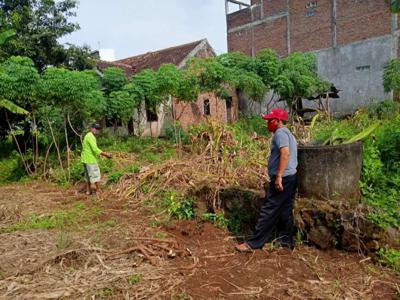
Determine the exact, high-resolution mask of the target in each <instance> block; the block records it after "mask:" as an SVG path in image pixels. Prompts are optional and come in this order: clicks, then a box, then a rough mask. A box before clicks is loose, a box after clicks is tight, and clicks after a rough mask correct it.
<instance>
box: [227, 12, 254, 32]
mask: <svg viewBox="0 0 400 300" xmlns="http://www.w3.org/2000/svg"><path fill="white" fill-rule="evenodd" d="M226 21H227V24H228V28H233V27H237V26H241V25H245V24H248V23H250V22H251V9H250V8H246V9H242V10H238V11H236V12H234V13H231V14H229V15H228V16H227V20H226Z"/></svg>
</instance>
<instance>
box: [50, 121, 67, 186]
mask: <svg viewBox="0 0 400 300" xmlns="http://www.w3.org/2000/svg"><path fill="white" fill-rule="evenodd" d="M47 123H48V124H49V127H50V131H51V136H52V138H53V143H54V146H55V147H56V150H57V157H58V162H59V164H60V168H61V171H62V173H63V176H64V179H65V181H67V178H66V176H65V171H64V167H63V164H62V160H61V154H60V148H59V147H58V144H57V141H56V137H55V136H54V131H53V127H52V126H51V123H50V120H49V119H48V118H47Z"/></svg>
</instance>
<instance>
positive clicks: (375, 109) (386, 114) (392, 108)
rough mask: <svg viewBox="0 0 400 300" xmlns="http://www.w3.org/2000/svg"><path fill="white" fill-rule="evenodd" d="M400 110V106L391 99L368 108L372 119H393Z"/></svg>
mask: <svg viewBox="0 0 400 300" xmlns="http://www.w3.org/2000/svg"><path fill="white" fill-rule="evenodd" d="M399 110H400V104H399V103H398V102H395V101H393V100H391V99H389V100H385V101H382V102H378V103H374V104H372V105H371V106H370V107H369V108H368V115H369V116H370V117H372V118H378V119H391V118H394V117H395V116H396V114H397V113H398V112H399Z"/></svg>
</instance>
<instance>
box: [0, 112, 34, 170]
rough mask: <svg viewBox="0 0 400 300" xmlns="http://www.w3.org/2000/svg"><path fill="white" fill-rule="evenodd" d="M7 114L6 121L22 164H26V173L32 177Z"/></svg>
mask: <svg viewBox="0 0 400 300" xmlns="http://www.w3.org/2000/svg"><path fill="white" fill-rule="evenodd" d="M5 114H6V121H7V124H8V127H9V128H10V134H11V135H12V137H13V139H14V141H15V144H16V145H17V149H18V153H19V156H20V157H21V160H22V163H23V164H24V168H25V171H26V173H27V174H28V175H29V176H30V175H32V174H33V172H32V170H31V168H30V167H29V164H28V162H27V161H26V159H25V157H24V154H23V153H22V151H21V147H20V146H19V143H18V140H17V138H16V136H15V134H14V133H13V129H12V127H11V124H10V121H9V120H8V114H7V112H5Z"/></svg>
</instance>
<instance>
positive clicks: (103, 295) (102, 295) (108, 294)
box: [96, 287, 114, 298]
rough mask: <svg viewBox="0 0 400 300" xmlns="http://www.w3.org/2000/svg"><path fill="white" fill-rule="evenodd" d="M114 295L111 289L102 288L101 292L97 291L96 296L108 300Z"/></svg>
mask: <svg viewBox="0 0 400 300" xmlns="http://www.w3.org/2000/svg"><path fill="white" fill-rule="evenodd" d="M112 295H114V289H113V288H108V287H105V288H102V289H101V290H99V291H97V293H96V296H97V297H100V298H108V297H111V296H112Z"/></svg>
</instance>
